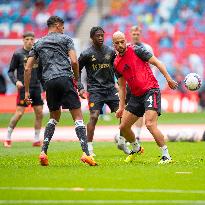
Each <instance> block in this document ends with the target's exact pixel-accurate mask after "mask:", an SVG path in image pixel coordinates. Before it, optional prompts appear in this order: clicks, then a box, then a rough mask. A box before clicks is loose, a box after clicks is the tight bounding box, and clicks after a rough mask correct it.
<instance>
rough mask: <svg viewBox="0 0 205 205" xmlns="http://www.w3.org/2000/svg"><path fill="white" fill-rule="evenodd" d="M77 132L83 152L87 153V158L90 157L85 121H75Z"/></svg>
mask: <svg viewBox="0 0 205 205" xmlns="http://www.w3.org/2000/svg"><path fill="white" fill-rule="evenodd" d="M75 132H76V135H77V137H78V139H79V141H80V145H81V148H82V150H83V152H85V153H86V155H87V156H90V154H89V151H88V141H87V136H86V129H85V125H84V122H83V120H76V121H75Z"/></svg>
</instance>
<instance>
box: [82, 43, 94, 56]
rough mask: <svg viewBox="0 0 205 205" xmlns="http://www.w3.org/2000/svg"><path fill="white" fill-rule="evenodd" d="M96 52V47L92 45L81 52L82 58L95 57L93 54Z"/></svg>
mask: <svg viewBox="0 0 205 205" xmlns="http://www.w3.org/2000/svg"><path fill="white" fill-rule="evenodd" d="M94 51H95V49H94V47H93V46H92V45H90V46H89V47H87V48H86V49H84V50H83V51H82V52H81V55H82V56H88V55H93V52H94Z"/></svg>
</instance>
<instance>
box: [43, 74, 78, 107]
mask: <svg viewBox="0 0 205 205" xmlns="http://www.w3.org/2000/svg"><path fill="white" fill-rule="evenodd" d="M45 88H46V100H47V105H48V108H49V110H50V111H56V110H59V109H60V107H61V106H62V108H63V109H70V110H71V109H78V108H80V107H81V103H80V99H79V96H78V93H77V90H76V87H75V85H74V82H73V80H72V79H70V78H69V77H59V78H55V79H52V80H50V81H48V82H47V83H46V84H45Z"/></svg>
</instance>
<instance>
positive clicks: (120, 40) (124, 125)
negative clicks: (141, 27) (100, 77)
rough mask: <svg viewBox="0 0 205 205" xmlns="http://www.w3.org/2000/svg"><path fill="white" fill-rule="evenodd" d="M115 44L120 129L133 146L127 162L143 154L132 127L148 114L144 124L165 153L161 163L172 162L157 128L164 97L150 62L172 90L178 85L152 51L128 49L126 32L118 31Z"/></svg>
mask: <svg viewBox="0 0 205 205" xmlns="http://www.w3.org/2000/svg"><path fill="white" fill-rule="evenodd" d="M113 44H114V47H115V49H116V50H117V51H118V55H117V57H116V58H115V62H114V66H115V69H116V72H117V74H118V77H119V78H118V83H119V97H120V103H119V109H118V110H117V112H116V117H122V120H121V124H120V130H121V132H122V134H123V136H124V137H125V139H126V140H127V141H128V142H130V144H131V146H132V151H131V153H130V154H129V155H128V157H127V158H126V160H125V162H131V161H132V160H133V159H134V158H135V155H136V154H138V153H140V152H141V147H140V145H139V143H138V142H137V140H136V139H135V134H134V133H133V131H132V129H131V127H132V125H133V124H134V123H135V122H136V121H137V120H138V119H139V117H142V116H143V115H144V114H145V125H146V127H147V129H148V130H149V132H150V133H151V134H152V136H153V137H154V139H155V141H156V143H157V145H158V146H159V147H160V149H161V150H162V158H161V160H160V162H159V164H165V163H170V162H171V161H172V159H171V157H170V155H169V152H168V148H167V146H166V144H165V140H164V136H163V134H162V133H161V131H160V130H159V129H158V127H157V119H158V116H159V115H160V114H161V95H160V90H159V85H158V82H157V80H156V78H155V77H154V75H153V73H152V71H151V68H150V66H149V63H151V64H153V65H154V66H156V67H157V68H158V69H159V71H160V72H161V73H162V74H163V75H164V77H165V78H166V80H167V83H168V85H169V87H170V88H171V89H176V88H177V82H175V81H174V80H173V79H172V78H171V77H170V75H169V74H168V72H167V70H166V67H165V66H164V65H163V64H162V63H161V62H160V61H159V60H158V59H157V58H156V57H155V56H153V55H152V54H151V53H150V52H148V51H147V50H145V49H144V48H142V47H140V46H135V47H133V46H126V38H125V35H124V33H122V32H120V31H118V32H115V33H114V34H113ZM126 82H127V84H128V86H129V88H130V90H131V97H130V100H129V102H128V104H127V106H126V108H125V93H126V91H125V89H126V88H125V87H126Z"/></svg>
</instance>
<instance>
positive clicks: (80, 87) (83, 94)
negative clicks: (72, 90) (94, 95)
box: [78, 53, 86, 99]
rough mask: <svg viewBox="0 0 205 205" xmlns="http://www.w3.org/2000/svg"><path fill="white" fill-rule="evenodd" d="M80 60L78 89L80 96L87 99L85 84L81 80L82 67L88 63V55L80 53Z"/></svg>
mask: <svg viewBox="0 0 205 205" xmlns="http://www.w3.org/2000/svg"><path fill="white" fill-rule="evenodd" d="M78 62H79V78H78V91H79V95H80V97H81V98H83V99H85V98H86V91H85V89H84V86H83V84H82V82H81V74H82V69H83V68H84V67H85V65H86V55H85V54H84V53H81V54H80V56H79V58H78Z"/></svg>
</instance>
